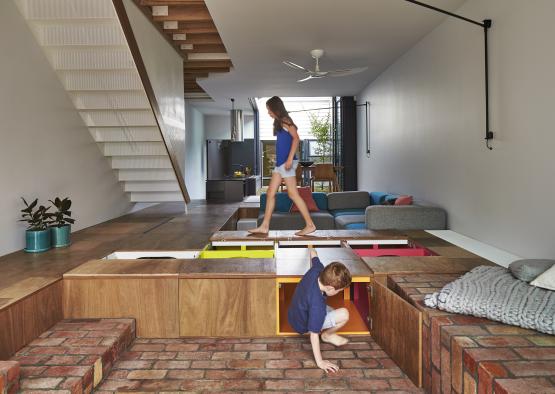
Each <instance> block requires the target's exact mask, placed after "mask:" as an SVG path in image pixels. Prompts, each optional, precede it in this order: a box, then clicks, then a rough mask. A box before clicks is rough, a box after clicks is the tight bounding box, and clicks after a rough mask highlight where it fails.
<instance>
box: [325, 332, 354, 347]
mask: <svg viewBox="0 0 555 394" xmlns="http://www.w3.org/2000/svg"><path fill="white" fill-rule="evenodd" d="M321 338H322V341H323V342H326V343H331V344H332V345H335V346H343V345H346V344H347V343H349V340H348V339H347V338H345V337H342V336H340V335H337V334H329V335H326V334H322V335H321Z"/></svg>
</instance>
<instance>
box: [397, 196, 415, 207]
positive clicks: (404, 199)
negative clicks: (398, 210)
mask: <svg viewBox="0 0 555 394" xmlns="http://www.w3.org/2000/svg"><path fill="white" fill-rule="evenodd" d="M395 205H412V196H399V197H397V199H396V200H395Z"/></svg>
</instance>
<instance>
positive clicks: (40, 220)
mask: <svg viewBox="0 0 555 394" xmlns="http://www.w3.org/2000/svg"><path fill="white" fill-rule="evenodd" d="M21 199H22V200H23V202H24V203H25V206H26V208H25V209H22V210H21V212H23V213H22V215H21V217H22V218H23V219H20V220H19V221H20V222H27V225H28V227H27V231H26V232H25V251H26V252H29V253H38V252H44V251H46V250H48V249H50V247H51V246H50V229H49V228H48V224H49V219H50V215H49V213H48V210H49V209H50V207H48V208H46V207H45V206H43V205H41V206H39V207H38V208H36V206H37V204H38V199H35V201H33V202H32V203H31V204H28V203H27V201H25V199H24V198H23V197H21Z"/></svg>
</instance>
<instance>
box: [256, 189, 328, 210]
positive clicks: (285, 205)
mask: <svg viewBox="0 0 555 394" xmlns="http://www.w3.org/2000/svg"><path fill="white" fill-rule="evenodd" d="M312 198H314V202H315V203H316V206H317V207H318V209H319V210H321V211H327V210H328V196H327V195H326V193H312ZM291 205H293V201H292V200H291V199H290V198H289V196H288V195H287V193H286V192H283V193H282V192H279V193H276V208H275V211H276V212H289V210H290V209H291ZM265 209H266V193H262V194H261V195H260V211H262V212H264V210H265Z"/></svg>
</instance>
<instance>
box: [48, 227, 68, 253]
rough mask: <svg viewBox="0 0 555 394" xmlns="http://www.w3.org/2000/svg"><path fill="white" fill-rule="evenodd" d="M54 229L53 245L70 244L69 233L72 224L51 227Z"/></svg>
mask: <svg viewBox="0 0 555 394" xmlns="http://www.w3.org/2000/svg"><path fill="white" fill-rule="evenodd" d="M50 230H51V231H52V247H53V248H63V247H64V246H69V244H70V243H71V242H70V241H69V234H70V233H71V226H70V225H69V224H66V225H64V226H62V227H50Z"/></svg>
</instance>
